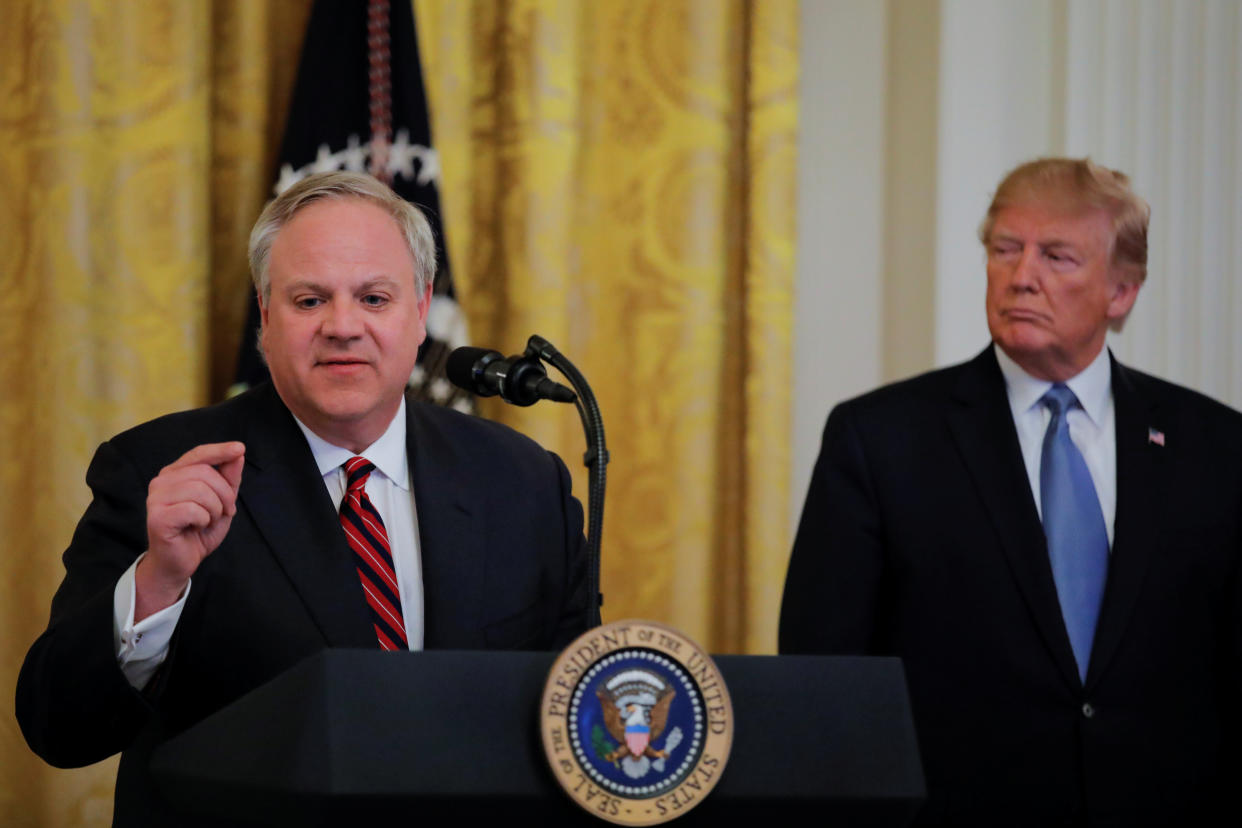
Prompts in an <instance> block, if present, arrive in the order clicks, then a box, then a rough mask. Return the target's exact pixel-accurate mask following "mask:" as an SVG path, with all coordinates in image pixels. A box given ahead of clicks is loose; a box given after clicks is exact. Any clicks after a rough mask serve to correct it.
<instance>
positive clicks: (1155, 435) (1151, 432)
mask: <svg viewBox="0 0 1242 828" xmlns="http://www.w3.org/2000/svg"><path fill="white" fill-rule="evenodd" d="M1147 442H1149V443H1155V444H1156V445H1158V446H1160V447H1161V448H1164V432H1163V431H1161V430H1160V429H1157V428H1151V427H1150V426H1149V427H1148V429H1147Z"/></svg>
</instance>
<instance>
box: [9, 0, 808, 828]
mask: <svg viewBox="0 0 1242 828" xmlns="http://www.w3.org/2000/svg"><path fill="white" fill-rule="evenodd" d="M309 9H310V1H309V0H268V2H263V3H251V2H247V1H246V0H217V1H216V2H208V0H176V2H163V3H159V2H152V3H129V2H122V3H105V2H92V1H91V0H2V2H0V13H2V14H3V19H4V21H5V23H4V25H3V26H0V180H2V181H4V182H5V187H4V189H3V194H2V195H0V245H2V246H3V249H4V250H5V253H6V255H5V257H4V258H3V260H0V384H2V386H0V387H3V389H4V391H3V393H0V438H2V439H3V441H4V444H5V446H6V447H7V457H6V461H5V462H4V463H2V464H0V481H2V489H0V491H2V492H3V495H4V496H3V497H0V537H3V538H5V540H6V542H7V550H8V554H6V555H4V556H0V590H3V592H2V596H3V597H2V599H0V690H3V691H4V692H5V693H7V698H9V699H12V698H13V688H14V685H15V682H16V676H17V670H18V668H19V666H20V663H21V659H22V656H23V655H24V653H25V650H26V648H27V647H28V646H29V644H30V642H31V641H32V640H33V639H34V637H35V636H36V635H37V634H38V632H39V631H40V630H41V629H42V628H43V626H44V625H45V623H46V619H47V611H48V602H49V600H50V597H51V595H52V592H53V591H54V589H55V587H56V585H57V584H58V583H59V581H60V578H61V574H62V568H61V565H60V560H59V554H60V550H62V549H63V548H64V546H65V545H66V544H67V542H68V538H69V534H70V533H71V531H72V528H73V525H74V524H75V523H76V521H77V519H78V517H79V516H80V515H81V512H82V510H83V509H84V508H85V505H86V500H87V497H88V492H87V490H86V487H85V486H84V485H83V482H82V480H83V474H84V472H85V468H86V465H87V463H88V461H89V459H90V456H91V454H92V453H93V451H94V449H95V447H96V446H97V445H98V443H99V442H100V441H101V440H104V439H107V438H108V437H110V436H112V435H113V434H115V433H116V432H118V431H120V430H122V429H124V428H127V427H129V426H130V425H133V424H136V423H138V422H140V421H142V420H145V419H148V418H150V417H153V416H156V415H159V414H162V413H166V412H169V411H174V410H178V409H183V408H187V407H191V406H195V405H200V404H203V403H206V402H209V401H211V400H213V399H217V398H218V397H219V396H220V395H221V394H222V392H223V390H224V388H225V387H227V385H228V383H229V381H230V379H231V376H232V371H233V364H234V359H235V357H236V353H237V351H236V349H237V344H238V337H239V336H240V331H241V327H242V317H243V315H244V309H245V300H246V294H245V291H246V290H247V285H248V279H249V277H248V275H247V272H246V262H245V246H246V236H247V234H248V231H249V228H250V225H251V223H252V222H253V220H254V218H255V216H257V214H258V212H259V210H260V209H261V207H262V204H263V202H264V200H265V199H266V198H267V197H268V196H269V195H270V185H271V176H272V169H271V167H272V164H273V162H274V158H275V153H276V149H277V146H278V143H279V139H280V134H281V130H282V128H283V123H284V117H285V109H286V107H287V104H288V97H289V93H290V90H291V88H292V84H293V80H294V74H295V72H296V67H297V58H298V53H299V50H300V46H301V39H302V35H303V31H304V28H305V22H306V19H307V16H308V14H309ZM415 10H416V13H417V16H418V25H419V35H420V41H421V46H422V50H423V58H424V64H425V65H424V70H425V78H426V81H427V83H428V87H429V88H428V93H429V96H430V103H431V108H432V121H433V128H434V130H435V133H436V144H437V147H438V148H439V149H440V154H441V161H442V168H443V177H442V181H441V192H442V194H443V203H444V208H443V209H444V211H445V213H446V216H445V225H446V227H447V232H448V234H449V238H448V243H449V244H450V246H451V248H452V251H451V253H452V256H453V259H454V261H455V263H460V264H458V269H459V274H460V275H459V276H458V278H459V279H460V281H459V284H458V287H459V290H460V293H461V301H462V304H463V307H464V309H465V311H466V313H467V315H468V317H469V319H470V325H471V331H472V338H473V339H474V340H475V341H476V342H477V343H479V344H484V345H489V346H493V347H496V348H498V349H500V350H504V351H505V352H506V353H508V352H515V351H518V350H520V349H521V348H522V347H524V345H525V340H526V337H527V336H528V335H529V334H531V333H539V334H541V335H543V336H545V337H547V338H548V339H549V340H551V341H552V342H553V343H555V344H556V345H557V346H558V347H559V348H560V349H561V350H562V351H563V352H564V353H565V354H566V355H567V356H568V357H569V358H570V359H572V360H573V361H574V362H575V363H576V364H577V365H578V367H579V368H581V369H582V371H583V372H584V373H585V374H586V375H587V377H588V378H589V379H590V380H591V382H592V385H593V387H594V390H595V392H596V394H597V396H598V397H599V400H600V405H601V408H602V410H603V413H604V416H605V422H606V425H607V427H608V437H609V448H610V450H611V452H612V457H613V460H612V463H611V464H610V466H609V472H610V475H609V490H608V499H607V509H606V515H605V526H604V571H603V579H604V580H603V588H604V592H605V593H606V596H607V603H606V605H605V607H604V616H605V619H606V620H607V619H616V618H621V617H632V616H637V617H645V618H651V619H655V620H659V621H663V622H666V623H669V624H672V625H673V626H676V627H678V628H680V629H682V630H683V631H685V632H686V633H687V634H689V635H691V636H693V637H695V638H696V639H698V640H699V641H701V642H702V643H703V644H704V645H705V646H707V647H708V648H709V649H711V650H713V651H716V652H772V651H774V648H775V626H776V617H777V612H778V609H779V598H780V590H781V585H782V580H783V575H784V567H785V561H786V559H787V556H788V538H787V531H786V528H785V522H786V513H787V511H786V500H787V497H788V490H787V489H788V483H787V477H788V461H789V458H788V452H789V446H788V430H789V428H788V424H789V389H790V378H789V375H788V365H789V347H790V336H791V332H792V322H791V313H792V310H791V308H792V300H793V297H792V280H793V262H792V258H793V240H794V215H793V210H794V195H793V187H794V155H793V154H794V146H795V127H796V88H797V76H796V73H797V31H796V21H797V2H796V0H762V2H761V1H760V0H678V1H677V2H665V1H662V0H598V2H585V1H584V0H559V1H557V0H513V1H512V2H505V3H501V2H495V0H469V1H468V2H463V1H462V0H416V2H415ZM484 413H486V414H488V415H490V416H494V417H496V418H497V419H501V420H503V421H505V422H508V423H510V424H512V425H514V426H515V427H517V428H519V429H521V430H523V431H525V432H526V433H528V434H530V435H531V436H533V437H535V438H536V439H538V440H540V441H541V442H543V443H544V444H545V445H546V446H547V447H548V448H550V449H552V450H555V451H557V452H558V453H559V454H561V456H562V457H563V458H564V459H565V461H566V463H567V464H568V465H569V466H570V467H571V470H572V471H573V472H574V476H575V487H576V489H577V491H578V493H579V496H580V498H582V499H583V500H584V501H585V496H586V488H585V487H586V477H585V471H584V470H583V468H582V466H581V457H582V452H583V449H584V445H583V438H582V435H581V428H580V425H579V421H578V418H577V415H576V413H575V412H574V411H573V409H572V407H570V406H559V407H558V406H553V405H552V404H550V403H544V404H542V405H540V406H538V407H536V408H533V409H526V410H519V409H514V408H511V407H504V406H501V405H495V406H492V407H489V408H487V409H485V412H484ZM114 774H115V760H111V761H109V762H105V763H101V764H100V765H97V766H93V767H91V768H86V769H82V770H77V771H59V770H53V769H50V768H47V767H46V766H44V765H43V763H42V762H41V761H39V760H38V759H37V758H35V757H34V756H33V755H31V754H30V753H29V751H28V749H27V748H26V747H25V744H24V742H23V740H22V738H21V735H20V733H19V731H18V729H17V725H16V722H15V721H14V719H13V713H12V707H11V703H10V707H9V708H8V709H7V711H4V712H0V824H4V825H12V826H79V825H82V826H95V825H106V824H108V822H109V820H110V813H111V795H112V781H113V777H114Z"/></svg>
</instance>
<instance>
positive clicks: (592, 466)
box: [525, 334, 608, 625]
mask: <svg viewBox="0 0 1242 828" xmlns="http://www.w3.org/2000/svg"><path fill="white" fill-rule="evenodd" d="M525 355H526V356H527V357H536V358H538V359H541V360H543V361H544V362H547V363H548V364H549V365H551V366H553V367H554V368H556V369H557V370H558V371H560V372H561V373H562V374H564V375H565V377H566V379H568V380H569V384H570V385H572V386H573V389H574V392H575V393H576V394H577V399H575V400H574V405H575V406H577V408H578V416H579V417H580V418H581V419H582V428H583V431H585V432H586V442H587V450H586V453H585V454H584V455H583V456H582V462H583V465H585V466H586V467H587V469H588V470H589V475H588V478H587V520H588V523H587V588H588V589H589V590H590V601H591V605H590V607H589V611H590V618H591V622H592V623H593V624H596V625H598V624H599V623H600V620H601V619H600V606H601V605H602V604H603V603H604V596H603V593H601V592H600V591H599V564H600V540H601V538H602V537H603V524H604V485H605V483H606V482H607V477H608V448H607V446H606V445H605V444H604V418H603V415H601V414H600V411H599V403H597V402H596V401H595V394H594V392H592V391H591V386H590V385H588V384H587V381H586V377H584V376H582V373H581V372H580V371H579V370H578V369H577V368H575V367H574V364H573V363H572V362H570V361H569V360H568V359H566V358H565V356H564V354H562V353H561V352H560V351H558V350H557V349H556V347H555V346H553V345H552V343H551V342H549V341H548V340H546V339H544V338H543V337H542V336H539V335H538V334H534V335H532V336H531V338H530V339H528V340H527V341H526V354H525Z"/></svg>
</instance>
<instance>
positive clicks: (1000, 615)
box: [780, 159, 1242, 826]
mask: <svg viewBox="0 0 1242 828" xmlns="http://www.w3.org/2000/svg"><path fill="white" fill-rule="evenodd" d="M1147 222H1148V208H1147V205H1146V204H1145V203H1144V202H1143V201H1142V200H1141V199H1140V198H1139V197H1138V196H1136V195H1135V194H1134V193H1133V191H1132V190H1131V189H1130V186H1129V181H1128V179H1127V178H1126V176H1124V175H1122V174H1121V173H1118V172H1115V171H1112V170H1107V169H1104V168H1102V167H1099V166H1097V165H1096V164H1093V163H1091V162H1090V161H1087V160H1071V159H1043V160H1039V161H1034V162H1031V163H1028V164H1024V165H1022V166H1020V167H1018V168H1017V169H1015V170H1014V171H1013V172H1011V173H1010V174H1009V175H1008V176H1007V177H1006V178H1005V180H1004V181H1002V182H1001V185H1000V187H999V188H998V190H997V193H996V196H995V198H994V199H993V201H992V204H991V206H990V207H989V209H988V212H987V217H986V218H985V220H984V223H983V227H982V230H981V237H982V240H983V243H984V247H985V248H986V251H987V294H986V308H987V321H988V329H989V331H990V332H991V335H992V344H991V345H989V346H988V347H987V348H986V349H985V350H984V351H983V352H982V353H981V354H979V355H978V356H977V357H975V358H974V359H973V360H971V361H970V362H967V363H965V364H962V365H957V366H954V367H951V368H946V369H943V370H939V371H933V372H931V373H929V374H924V375H923V376H919V377H915V378H913V379H909V380H906V381H904V382H899V383H896V384H894V385H890V386H886V387H884V388H880V389H878V390H876V391H873V392H871V393H869V394H866V395H864V396H862V397H859V398H858V399H855V400H851V401H849V402H846V403H842V404H841V405H839V406H838V407H837V408H836V409H834V410H833V412H832V414H831V415H830V416H829V418H828V424H827V426H826V428H825V430H824V441H823V449H822V452H821V454H820V457H819V461H818V464H817V465H816V468H815V472H814V476H813V478H812V483H811V488H810V491H809V493H808V495H807V501H806V506H805V508H804V511H803V515H802V522H801V526H800V527H799V530H798V534H797V539H796V541H795V543H794V550H793V556H792V559H791V560H790V565H789V573H788V579H787V581H786V585H785V598H784V603H783V606H782V610H781V626H780V646H781V651H782V652H788V653H871V654H886V655H897V656H900V657H901V658H902V659H903V661H904V664H905V669H906V675H907V679H908V682H909V689H910V696H911V703H912V706H913V712H914V717H915V726H916V729H917V731H918V736H919V743H920V749H921V752H922V757H923V763H924V768H925V771H926V776H927V786H928V798H927V803H926V805H925V807H924V809H923V811H922V812H921V814H920V815H919V819H918V824H921V825H979V826H984V825H987V826H1000V825H1005V826H1017V825H1089V826H1103V825H1115V826H1138V825H1205V824H1217V823H1218V822H1223V823H1224V824H1230V825H1233V824H1237V822H1238V820H1239V811H1238V802H1237V797H1236V795H1234V794H1233V793H1232V792H1233V791H1234V790H1235V789H1236V786H1237V784H1238V781H1239V779H1240V778H1242V776H1239V771H1240V765H1239V751H1240V750H1242V747H1240V744H1239V742H1240V741H1242V740H1240V737H1242V730H1240V728H1239V708H1240V706H1242V680H1240V679H1242V415H1239V414H1238V413H1237V412H1236V411H1233V410H1231V409H1229V408H1227V407H1225V406H1223V405H1221V404H1219V403H1216V402H1214V401H1212V400H1210V399H1208V398H1206V397H1204V396H1202V395H1200V394H1197V393H1195V392H1193V391H1189V390H1187V389H1184V388H1180V387H1178V386H1175V385H1172V384H1170V383H1167V382H1163V381H1161V380H1157V379H1155V378H1153V377H1150V376H1147V375H1145V374H1142V373H1140V372H1138V371H1135V370H1133V369H1130V368H1126V367H1125V366H1123V365H1121V364H1120V363H1118V362H1117V361H1116V360H1114V359H1113V358H1112V356H1111V354H1110V353H1109V351H1108V349H1107V348H1106V347H1105V336H1106V334H1107V332H1108V329H1109V328H1110V327H1114V328H1116V327H1120V325H1121V324H1122V322H1123V321H1124V320H1125V318H1126V315H1127V314H1128V313H1129V312H1130V309H1131V307H1133V305H1134V301H1135V299H1136V297H1137V296H1138V293H1139V289H1140V287H1141V286H1142V284H1143V280H1144V278H1145V277H1146V264H1147ZM1227 792H1228V793H1227ZM1218 809H1223V810H1218Z"/></svg>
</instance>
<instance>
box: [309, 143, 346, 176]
mask: <svg viewBox="0 0 1242 828" xmlns="http://www.w3.org/2000/svg"><path fill="white" fill-rule="evenodd" d="M340 168H341V161H340V159H339V158H338V157H337V155H336V153H334V152H332V150H330V149H328V145H327V144H320V145H319V154H318V155H316V156H315V161H314V163H312V164H311V172H317V173H323V172H336V171H337V170H339V169H340Z"/></svg>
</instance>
